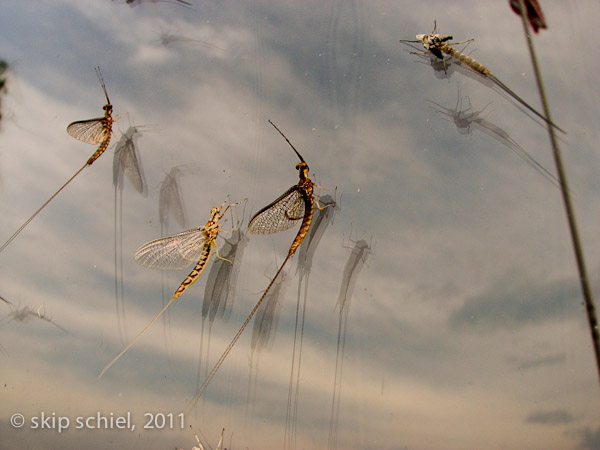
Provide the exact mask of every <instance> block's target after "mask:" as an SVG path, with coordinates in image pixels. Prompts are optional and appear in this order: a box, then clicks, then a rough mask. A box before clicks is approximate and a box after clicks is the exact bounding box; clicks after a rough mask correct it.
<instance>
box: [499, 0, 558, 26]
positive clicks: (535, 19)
mask: <svg viewBox="0 0 600 450" xmlns="http://www.w3.org/2000/svg"><path fill="white" fill-rule="evenodd" d="M508 2H509V3H510V7H511V8H512V10H513V11H514V12H515V13H516V14H517V15H518V16H520V15H521V8H519V0H508ZM523 3H524V4H525V9H526V10H527V11H526V12H527V19H528V20H529V23H530V24H531V28H533V31H535V32H536V33H537V32H538V30H539V29H540V28H544V29H545V28H548V27H547V26H546V19H544V13H543V12H542V8H540V5H539V3H538V2H537V0H523Z"/></svg>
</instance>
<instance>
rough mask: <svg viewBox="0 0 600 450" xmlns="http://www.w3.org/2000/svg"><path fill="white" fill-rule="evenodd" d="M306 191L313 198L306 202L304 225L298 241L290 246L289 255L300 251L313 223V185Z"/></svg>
mask: <svg viewBox="0 0 600 450" xmlns="http://www.w3.org/2000/svg"><path fill="white" fill-rule="evenodd" d="M306 191H307V192H308V191H310V193H309V194H308V195H310V197H311V198H309V199H305V200H304V220H303V221H302V225H300V229H299V230H298V234H297V235H296V239H294V242H292V245H291V246H290V251H289V252H288V254H289V255H293V254H294V253H296V250H298V247H300V244H302V241H303V240H304V237H305V236H306V233H308V230H309V228H310V224H311V222H312V218H313V214H314V210H315V205H314V202H313V201H312V183H311V184H310V188H308V187H307V189H306Z"/></svg>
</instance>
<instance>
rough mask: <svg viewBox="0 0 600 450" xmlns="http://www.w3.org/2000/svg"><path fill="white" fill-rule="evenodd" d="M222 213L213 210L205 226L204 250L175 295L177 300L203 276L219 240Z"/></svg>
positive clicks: (217, 209)
mask: <svg viewBox="0 0 600 450" xmlns="http://www.w3.org/2000/svg"><path fill="white" fill-rule="evenodd" d="M220 212H221V211H220V208H213V209H212V214H211V217H210V219H209V220H208V222H206V225H205V226H204V236H205V240H204V248H203V249H202V253H201V254H200V258H199V259H198V263H196V265H195V266H194V268H193V269H192V271H191V272H190V274H189V275H188V276H187V277H185V280H183V281H182V282H181V284H180V285H179V287H178V288H177V290H176V291H175V293H174V294H173V298H177V297H179V296H180V295H181V294H183V293H184V292H185V290H186V289H187V288H188V287H190V286H191V285H192V284H194V283H195V282H196V280H197V279H198V278H199V277H200V275H202V272H204V269H205V268H206V265H207V263H208V260H209V259H210V255H211V253H212V248H213V246H214V245H215V239H217V236H218V234H219V219H220V218H221V214H220Z"/></svg>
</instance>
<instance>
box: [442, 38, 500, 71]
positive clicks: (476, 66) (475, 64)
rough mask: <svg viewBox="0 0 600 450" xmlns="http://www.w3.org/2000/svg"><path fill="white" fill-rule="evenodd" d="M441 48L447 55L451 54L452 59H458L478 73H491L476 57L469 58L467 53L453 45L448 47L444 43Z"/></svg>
mask: <svg viewBox="0 0 600 450" xmlns="http://www.w3.org/2000/svg"><path fill="white" fill-rule="evenodd" d="M441 49H442V51H443V52H444V53H446V54H447V55H448V56H452V57H453V58H454V59H457V60H459V61H460V62H461V63H463V64H466V65H467V66H469V67H470V68H471V69H473V70H475V71H477V72H479V73H480V74H482V75H484V76H486V77H487V76H488V75H489V74H490V73H491V72H490V69H488V68H487V67H485V66H484V65H483V64H481V63H480V62H479V61H477V60H476V59H473V58H471V57H470V56H468V55H465V54H464V53H462V52H459V51H458V50H456V49H455V48H453V47H450V46H449V45H444V46H442V47H441Z"/></svg>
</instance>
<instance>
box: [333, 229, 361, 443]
mask: <svg viewBox="0 0 600 450" xmlns="http://www.w3.org/2000/svg"><path fill="white" fill-rule="evenodd" d="M350 234H352V231H350ZM348 241H349V242H351V243H353V244H354V246H353V247H350V246H345V245H344V247H345V248H349V249H351V250H352V251H351V253H350V257H349V258H348V261H347V262H346V266H345V267H344V273H343V276H342V284H341V286H340V293H339V295H338V300H337V304H336V307H337V308H339V323H338V338H337V352H336V356H335V378H334V380H333V396H332V400H331V413H330V418H329V439H328V446H327V447H328V448H329V449H335V448H337V431H338V427H339V416H340V401H341V398H340V397H341V391H342V372H343V368H344V351H345V348H346V330H347V325H348V312H349V310H350V299H351V298H352V294H353V293H354V286H355V285H356V280H357V278H358V274H359V273H360V272H361V270H362V268H363V266H364V265H365V263H366V262H367V258H368V256H369V255H370V254H371V253H372V250H371V244H370V243H367V241H365V240H364V239H361V240H359V241H353V240H352V239H351V237H348Z"/></svg>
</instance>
